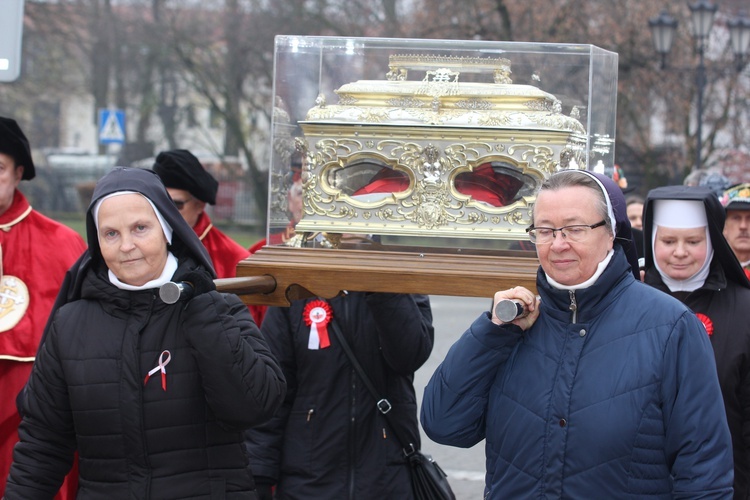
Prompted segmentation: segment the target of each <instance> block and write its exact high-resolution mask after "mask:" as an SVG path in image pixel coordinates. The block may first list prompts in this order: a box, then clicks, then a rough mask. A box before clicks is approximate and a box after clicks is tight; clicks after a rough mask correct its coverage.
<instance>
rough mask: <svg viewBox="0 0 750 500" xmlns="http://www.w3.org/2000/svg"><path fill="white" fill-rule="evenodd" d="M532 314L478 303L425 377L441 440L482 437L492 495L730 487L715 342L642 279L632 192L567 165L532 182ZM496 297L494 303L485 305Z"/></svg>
mask: <svg viewBox="0 0 750 500" xmlns="http://www.w3.org/2000/svg"><path fill="white" fill-rule="evenodd" d="M529 235H530V238H531V240H532V241H533V242H535V243H536V247H537V255H538V257H539V260H540V264H541V267H540V269H539V271H538V275H537V291H538V294H539V296H540V298H541V299H540V300H539V299H537V297H536V295H535V294H534V293H533V292H532V291H530V290H527V289H525V288H521V287H517V288H514V289H511V290H506V291H501V292H498V293H496V294H495V300H494V301H495V303H497V302H498V301H499V300H500V299H515V300H519V301H521V302H523V303H524V304H525V306H526V308H527V309H528V310H529V314H528V315H527V316H525V317H522V318H517V319H515V320H513V321H512V322H509V323H502V322H501V321H500V320H499V319H498V318H497V316H496V315H494V314H490V313H489V312H486V313H483V314H482V315H481V316H480V317H479V318H478V319H477V320H476V321H475V322H474V323H473V324H472V325H471V327H470V328H469V330H468V331H466V333H464V335H463V336H462V337H461V338H460V339H459V340H458V341H457V342H456V344H455V345H453V346H452V348H451V350H450V351H449V353H448V355H447V356H446V358H445V360H444V361H443V363H442V364H441V365H440V367H439V368H438V369H437V371H436V372H435V374H434V375H433V376H432V379H431V380H430V382H429V384H428V386H427V387H426V389H425V395H424V399H423V405H422V414H421V420H422V425H423V427H424V429H425V431H426V433H427V435H428V436H429V437H430V438H431V439H433V440H435V441H437V442H439V443H442V444H448V445H453V446H460V447H469V446H473V445H475V444H477V443H478V442H480V441H481V440H482V439H486V455H487V475H486V484H485V498H488V499H501V498H503V499H504V498H664V499H667V498H731V494H732V454H731V453H732V452H731V442H730V437H729V430H728V428H727V424H726V418H725V416H724V410H723V405H722V402H721V391H720V389H719V384H718V381H717V377H716V373H715V370H716V367H715V364H714V360H713V355H712V353H711V346H710V344H709V341H708V337H707V336H706V334H705V330H704V329H703V326H702V325H701V323H700V321H699V320H698V319H697V318H696V317H695V315H694V314H692V313H691V312H690V311H689V310H688V309H687V308H686V307H685V306H684V305H683V304H681V303H680V302H679V301H677V300H675V299H673V298H671V297H669V296H667V295H666V294H663V293H661V292H659V291H657V290H655V289H653V288H651V287H649V286H647V285H645V284H643V283H641V282H640V281H638V280H637V279H636V277H635V273H637V272H638V270H637V264H636V262H637V259H636V254H635V251H634V248H633V247H632V240H631V235H630V223H629V222H628V220H627V216H626V210H625V200H624V198H623V195H622V192H621V191H620V189H619V188H618V187H617V186H616V185H615V184H614V183H613V182H612V181H611V180H609V179H607V178H606V177H604V176H599V175H596V174H591V173H588V172H583V171H565V172H560V173H557V174H554V175H552V176H551V177H550V178H548V179H547V180H546V181H545V183H544V185H543V186H542V187H541V190H540V192H539V194H538V196H537V200H536V203H535V206H534V213H533V224H532V226H531V227H530V228H529ZM493 309H494V304H493Z"/></svg>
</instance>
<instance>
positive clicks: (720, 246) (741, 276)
mask: <svg viewBox="0 0 750 500" xmlns="http://www.w3.org/2000/svg"><path fill="white" fill-rule="evenodd" d="M655 200H688V201H700V202H702V203H703V207H704V209H705V211H706V220H707V223H708V234H709V236H710V237H711V245H712V246H713V249H714V257H713V261H712V264H713V263H716V262H718V263H719V264H720V265H721V267H722V269H723V270H724V275H725V276H726V278H727V279H728V280H730V281H734V282H736V283H738V284H740V285H742V286H744V287H747V288H750V282H748V279H747V276H746V275H745V272H744V271H743V270H742V265H741V264H740V262H739V261H738V260H737V257H736V256H735V255H734V252H733V251H732V248H731V247H730V246H729V243H728V242H727V240H726V238H724V234H723V231H724V217H725V215H724V207H723V206H722V205H721V202H720V201H719V199H718V198H717V197H716V193H715V192H714V191H713V190H712V189H710V188H708V187H704V186H664V187H659V188H656V189H652V190H651V191H649V193H648V197H647V198H646V204H645V206H644V211H643V241H644V245H643V246H644V255H645V261H646V269H647V270H650V269H651V268H653V267H654V251H653V246H652V244H651V241H652V240H653V233H654V201H655Z"/></svg>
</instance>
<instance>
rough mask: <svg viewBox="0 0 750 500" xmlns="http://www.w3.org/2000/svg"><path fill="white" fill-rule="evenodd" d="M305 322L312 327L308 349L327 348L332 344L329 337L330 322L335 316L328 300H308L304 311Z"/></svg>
mask: <svg viewBox="0 0 750 500" xmlns="http://www.w3.org/2000/svg"><path fill="white" fill-rule="evenodd" d="M302 315H303V317H304V320H305V324H306V325H307V326H309V327H310V338H309V339H308V341H307V348H308V349H325V348H326V347H329V346H330V345H331V340H330V339H329V338H328V323H330V322H331V319H332V318H333V311H331V306H330V305H328V302H326V301H324V300H313V301H312V302H308V303H307V305H306V306H305V310H304V311H303V313H302Z"/></svg>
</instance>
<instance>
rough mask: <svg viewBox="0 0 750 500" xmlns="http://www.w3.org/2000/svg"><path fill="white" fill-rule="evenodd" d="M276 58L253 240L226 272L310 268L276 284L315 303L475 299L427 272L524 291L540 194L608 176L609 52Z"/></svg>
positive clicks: (317, 42) (404, 51)
mask: <svg viewBox="0 0 750 500" xmlns="http://www.w3.org/2000/svg"><path fill="white" fill-rule="evenodd" d="M274 58H275V59H274V60H275V69H274V88H273V92H274V108H273V119H272V138H271V140H272V141H273V143H272V145H273V158H272V160H271V166H270V171H269V189H270V192H269V200H270V201H269V210H268V234H267V238H266V242H267V245H266V247H264V248H263V249H261V250H260V251H259V252H257V254H256V255H254V256H253V257H251V258H250V259H248V261H247V262H245V263H243V264H241V268H243V269H242V270H238V272H239V274H240V275H258V274H266V275H272V276H275V277H278V276H277V275H278V274H279V273H281V272H282V270H281V269H280V268H279V266H283V267H286V265H287V264H288V262H290V261H294V262H298V263H297V264H295V266H296V268H295V269H296V271H294V270H291V271H283V272H290V273H293V272H296V274H298V275H300V276H301V275H304V274H305V269H307V268H308V267H313V268H315V271H311V272H310V278H309V279H308V278H305V277H304V276H303V277H301V278H290V279H289V280H285V281H288V282H287V283H284V286H285V287H287V288H288V287H289V286H298V287H300V288H301V289H303V290H306V291H307V292H309V293H310V294H315V295H325V294H326V293H337V291H340V290H341V289H347V290H354V289H360V290H369V291H400V292H421V293H442V292H445V293H447V294H453V295H484V294H486V289H485V288H482V289H481V290H476V291H474V290H473V289H472V290H468V289H467V288H466V287H465V286H464V287H459V289H458V290H452V291H449V290H443V291H442V292H441V290H437V291H436V289H435V287H432V286H428V285H427V283H426V276H428V275H430V274H431V272H432V270H437V271H436V272H437V273H438V274H437V275H436V276H435V279H441V278H443V279H445V278H451V279H453V278H455V276H452V277H451V276H449V274H450V273H448V274H443V275H439V273H440V272H443V273H446V272H448V271H449V270H450V269H458V270H459V272H461V273H463V274H466V273H469V275H470V276H473V277H479V276H484V274H482V273H486V272H488V269H495V270H497V269H498V267H499V268H500V269H501V274H502V273H504V274H502V276H501V278H502V279H505V280H508V281H509V282H513V281H514V282H515V283H516V284H519V280H520V281H521V282H522V283H524V284H527V285H528V283H529V280H531V286H533V275H534V273H535V270H536V267H537V266H536V262H535V254H534V253H533V252H532V251H530V250H532V248H531V245H530V244H529V243H528V240H527V238H526V233H525V229H526V227H528V225H529V224H530V222H531V210H532V207H533V204H534V199H535V193H536V191H537V189H538V188H539V186H540V184H541V183H542V182H543V181H544V179H545V178H546V177H547V176H549V175H550V174H551V173H553V172H556V171H558V170H561V169H589V168H591V169H593V168H594V167H595V166H596V167H597V169H599V170H601V169H604V170H607V167H609V168H610V169H611V168H612V167H613V166H614V139H615V112H616V98H617V54H616V53H613V52H609V51H606V50H603V49H601V48H598V47H595V46H592V45H583V44H540V43H526V42H523V43H520V42H487V41H456V40H411V39H377V38H341V37H301V36H278V37H276V43H275V54H274ZM282 261H284V264H282ZM342 266H344V267H346V269H344V270H343V271H344V272H343V273H342V275H340V276H338V277H337V278H335V279H336V280H338V281H336V282H335V283H332V284H331V286H330V290H328V289H327V287H323V286H322V285H321V283H320V282H321V281H325V280H329V279H330V280H333V279H334V278H332V276H333V275H335V274H336V273H337V271H338V270H339V268H342ZM350 266H354V267H350ZM505 266H508V267H507V269H505ZM399 268H401V269H399ZM441 268H442V271H441V270H440V269H441ZM503 269H505V270H503ZM352 271H354V272H355V273H357V276H358V279H357V280H356V283H354V284H352V283H350V282H348V281H347V282H343V283H342V282H341V279H342V277H343V276H345V275H346V274H347V273H351V272H352ZM400 271H404V272H406V271H408V272H409V273H412V272H415V273H416V274H413V275H412V274H410V275H409V276H410V279H411V281H412V282H415V284H414V286H407V285H406V284H405V283H404V281H405V275H404V274H403V273H400ZM506 271H507V273H506ZM390 272H395V273H397V274H394V275H390V274H389V273H390ZM363 273H367V274H363ZM378 273H381V274H382V273H385V275H381V274H378ZM398 273H400V274H398ZM490 274H492V273H490ZM493 276H495V279H496V280H497V279H498V276H497V275H496V273H495V274H493ZM394 279H395V281H396V282H398V283H399V284H397V285H393V284H384V283H385V282H387V281H388V280H394ZM294 280H296V281H295V282H294V283H292V281H294ZM316 280H317V281H316ZM300 281H304V283H302V282H300ZM345 281H346V280H345ZM381 282H383V283H381ZM381 285H382V287H385V288H388V290H381V289H378V287H379V286H381ZM447 285H449V284H447ZM447 285H446V286H447ZM352 286H355V288H352ZM494 286H495V287H496V288H495V289H499V288H501V287H502V285H501V284H500V283H497V281H495V283H494ZM321 287H322V288H325V290H322V289H321ZM275 293H278V292H275ZM283 293H284V294H286V299H293V298H295V297H296V296H293V295H292V296H290V295H289V290H288V289H285V291H284V292H283ZM488 295H491V293H490V294H488ZM269 300H270V299H269ZM275 300H276V299H274V300H271V301H270V302H274V301H275Z"/></svg>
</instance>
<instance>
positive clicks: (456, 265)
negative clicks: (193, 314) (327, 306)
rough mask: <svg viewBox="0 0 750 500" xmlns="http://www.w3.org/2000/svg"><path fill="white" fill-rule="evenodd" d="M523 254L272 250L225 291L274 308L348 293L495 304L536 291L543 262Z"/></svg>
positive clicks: (244, 264) (255, 258)
mask: <svg viewBox="0 0 750 500" xmlns="http://www.w3.org/2000/svg"><path fill="white" fill-rule="evenodd" d="M522 253H523V254H524V256H514V255H509V256H497V255H455V254H454V255H446V254H430V253H421V252H413V253H411V252H395V251H368V250H349V249H319V248H289V247H270V246H267V247H263V248H261V249H260V250H258V251H257V252H256V253H254V254H253V255H251V256H250V257H248V258H247V259H245V260H243V261H241V262H240V263H239V264H238V266H237V276H238V278H230V279H232V280H236V281H233V282H231V283H229V282H228V283H227V286H226V287H222V288H224V290H223V291H229V292H232V293H237V294H238V295H240V296H241V298H242V299H243V301H245V302H246V303H248V304H264V305H275V306H288V305H289V304H290V303H291V302H292V301H293V300H298V299H303V298H306V297H311V296H319V297H324V298H332V297H335V296H336V295H338V294H340V293H341V292H342V291H343V290H348V291H361V292H392V293H423V294H428V295H450V296H458V297H488V298H491V297H492V296H493V295H494V294H495V292H496V291H498V290H504V289H506V288H512V287H514V286H524V287H526V288H528V289H530V290H532V291H535V290H536V272H537V268H538V267H539V263H538V260H537V259H536V256H533V257H531V256H529V255H530V254H529V253H528V252H522ZM531 255H533V254H531ZM244 279H249V281H247V282H245V281H243V280H244ZM218 281H221V280H217V282H218Z"/></svg>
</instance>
